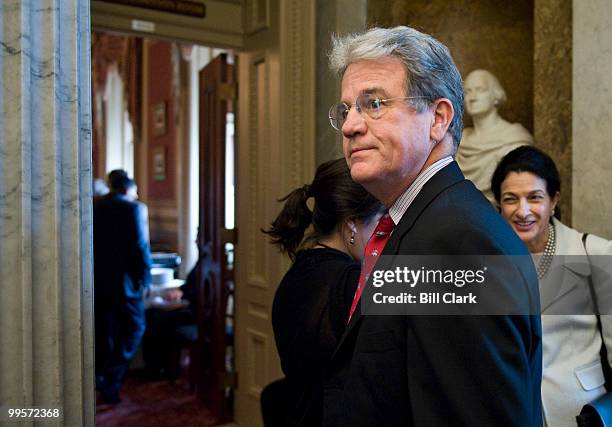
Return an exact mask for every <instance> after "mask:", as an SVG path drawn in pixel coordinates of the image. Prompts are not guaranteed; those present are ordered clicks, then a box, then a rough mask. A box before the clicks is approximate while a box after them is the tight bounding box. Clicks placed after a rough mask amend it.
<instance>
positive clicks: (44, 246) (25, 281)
mask: <svg viewBox="0 0 612 427" xmlns="http://www.w3.org/2000/svg"><path fill="white" fill-rule="evenodd" d="M89 17H90V5H89V1H88V0H79V1H74V0H3V1H2V2H1V3H0V79H1V85H0V289H1V297H0V405H9V406H17V407H23V406H45V407H60V408H62V409H63V412H64V420H63V422H61V423H60V422H57V423H56V425H69V426H72V425H93V422H94V407H95V396H94V379H93V325H92V323H93V322H92V318H93V317H92V316H93V309H92V305H93V304H92V302H93V296H92V242H91V235H92V233H91V123H90V122H91V117H90V96H91V85H90V73H91V70H90V31H91V28H90V22H89Z"/></svg>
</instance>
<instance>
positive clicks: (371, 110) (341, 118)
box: [329, 93, 425, 131]
mask: <svg viewBox="0 0 612 427" xmlns="http://www.w3.org/2000/svg"><path fill="white" fill-rule="evenodd" d="M417 98H425V97H424V96H401V97H396V98H387V99H381V98H380V97H378V96H377V95H374V94H371V93H362V94H361V95H359V96H358V97H357V99H355V103H354V104H351V105H347V104H346V103H345V102H340V103H338V104H335V105H332V107H331V108H330V109H329V122H330V123H331V125H332V127H333V128H334V129H336V130H338V131H342V125H344V122H345V121H346V118H347V117H348V113H349V111H350V110H351V108H353V105H354V106H356V107H357V112H358V113H359V114H361V115H363V113H366V114H367V116H368V117H370V118H372V119H378V118H379V117H380V116H382V115H383V114H384V113H385V111H386V108H385V107H386V106H387V104H388V103H390V102H391V101H396V100H399V99H401V100H407V99H417Z"/></svg>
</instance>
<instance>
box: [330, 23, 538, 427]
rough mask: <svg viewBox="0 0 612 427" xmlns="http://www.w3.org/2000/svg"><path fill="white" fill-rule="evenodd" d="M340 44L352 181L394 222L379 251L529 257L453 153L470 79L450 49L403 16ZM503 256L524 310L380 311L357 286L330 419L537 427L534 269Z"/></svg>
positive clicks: (343, 125) (336, 117)
mask: <svg viewBox="0 0 612 427" xmlns="http://www.w3.org/2000/svg"><path fill="white" fill-rule="evenodd" d="M333 44H334V46H333V50H332V52H331V54H330V63H331V67H332V69H334V70H335V71H336V72H337V73H338V75H339V77H340V79H341V98H340V100H341V102H340V103H339V104H337V105H334V106H332V108H331V109H330V112H329V117H330V121H331V124H332V126H333V127H334V128H335V129H337V130H339V131H341V132H342V135H343V151H344V155H345V158H346V161H347V163H348V165H349V168H350V171H351V176H352V178H353V179H354V180H355V181H356V182H358V183H360V184H362V185H363V186H364V187H365V188H366V190H368V191H369V192H370V193H371V194H373V195H374V196H375V197H376V198H377V199H379V200H380V201H381V202H382V203H383V204H384V205H385V206H386V207H387V208H388V215H389V216H390V219H391V220H392V225H391V226H393V225H394V228H393V230H392V232H391V234H390V239H389V240H388V241H387V242H386V246H384V250H383V252H382V255H465V254H480V255H521V256H524V257H526V256H527V255H528V253H527V250H526V248H525V246H524V245H523V244H522V242H520V240H519V239H517V238H516V236H515V235H514V233H513V231H512V230H511V229H510V227H509V226H508V224H506V223H505V222H504V220H503V219H502V218H501V217H500V215H499V214H498V213H497V212H496V211H495V210H494V209H493V207H492V206H491V204H490V203H489V202H488V201H487V200H486V199H485V198H484V196H483V195H482V194H481V193H480V192H479V191H478V190H477V189H476V187H475V186H474V185H473V184H472V183H471V182H470V181H467V180H466V179H465V178H464V176H463V174H462V173H461V171H460V169H459V167H458V166H457V164H456V162H455V161H454V160H453V155H454V154H455V152H456V150H457V146H458V144H459V141H460V140H461V132H462V114H463V84H462V81H461V76H460V74H459V72H458V70H457V68H456V66H455V64H454V62H453V60H452V58H451V56H450V53H449V51H448V49H447V48H446V47H445V46H444V45H442V44H441V43H440V42H438V41H437V40H435V39H434V38H432V37H431V36H429V35H426V34H423V33H421V32H419V31H416V30H414V29H412V28H409V27H396V28H390V29H380V28H373V29H370V30H368V31H367V32H365V33H360V34H352V35H348V36H346V37H344V38H335V39H334V43H333ZM384 218H385V217H383V219H384ZM381 223H382V220H381ZM376 234H377V232H376V231H375V233H374V235H373V237H372V239H374V236H375V235H376ZM368 246H369V244H368ZM368 256H369V254H368V249H366V257H368ZM372 256H374V254H372ZM504 259H505V258H504ZM508 262H509V263H510V264H511V265H512V266H513V267H512V269H510V270H508V271H505V274H502V273H503V272H502V271H500V270H495V269H493V268H490V269H489V271H488V273H487V277H492V278H494V279H495V283H496V287H495V291H496V292H499V293H500V295H504V296H508V295H511V296H512V297H513V298H514V300H515V301H516V303H517V306H518V308H520V309H524V310H525V311H524V312H523V313H524V314H521V315H498V316H485V315H483V316H467V315H458V316H433V315H431V316H408V315H376V316H375V315H368V309H372V306H373V304H371V300H370V301H367V300H365V298H360V295H359V294H358V293H357V294H356V296H355V299H354V301H357V305H356V310H355V311H354V313H353V315H352V317H351V320H350V322H349V324H348V326H347V329H346V331H345V333H344V335H343V337H342V339H341V341H340V343H339V345H338V348H337V349H336V351H335V353H334V355H333V356H332V359H331V362H330V367H329V369H328V372H327V379H326V385H325V397H324V413H323V417H324V423H323V424H324V425H329V426H345V425H346V426H354V425H360V426H397V425H402V426H428V427H431V426H449V425H453V426H476V425H483V426H535V425H541V423H542V416H541V410H540V382H541V377H542V347H541V324H540V318H539V316H538V315H537V314H534V315H532V314H530V313H539V311H537V310H539V299H538V283H537V277H536V273H535V270H534V268H533V266H532V265H530V264H527V263H518V262H517V261H515V257H512V258H510V257H509V258H508ZM379 264H381V261H380V260H379ZM363 270H364V269H362V274H363ZM365 273H366V274H367V272H365ZM372 286H373V285H372V282H371V281H369V282H366V286H365V288H366V289H367V288H368V287H372ZM366 294H367V292H364V294H363V295H364V296H365V295H366Z"/></svg>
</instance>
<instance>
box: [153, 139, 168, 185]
mask: <svg viewBox="0 0 612 427" xmlns="http://www.w3.org/2000/svg"><path fill="white" fill-rule="evenodd" d="M152 153H153V180H154V181H165V180H166V147H163V146H157V147H153V150H152Z"/></svg>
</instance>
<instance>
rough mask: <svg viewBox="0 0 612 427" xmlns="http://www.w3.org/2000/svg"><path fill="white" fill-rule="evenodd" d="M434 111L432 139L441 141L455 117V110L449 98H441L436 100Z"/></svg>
mask: <svg viewBox="0 0 612 427" xmlns="http://www.w3.org/2000/svg"><path fill="white" fill-rule="evenodd" d="M432 112H433V120H432V123H431V131H430V137H431V140H432V141H435V142H440V141H442V139H443V138H444V136H445V135H446V132H447V131H448V128H449V126H450V124H451V121H452V120H453V117H455V110H454V109H453V104H452V103H451V102H450V101H449V100H448V99H446V98H440V99H437V100H436V101H435V102H434V104H433V106H432Z"/></svg>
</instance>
